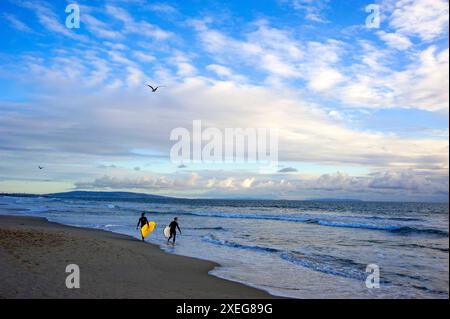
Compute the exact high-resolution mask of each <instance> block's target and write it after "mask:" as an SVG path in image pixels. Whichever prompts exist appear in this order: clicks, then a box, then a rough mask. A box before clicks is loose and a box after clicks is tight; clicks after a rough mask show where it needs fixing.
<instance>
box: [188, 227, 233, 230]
mask: <svg viewBox="0 0 450 319" xmlns="http://www.w3.org/2000/svg"><path fill="white" fill-rule="evenodd" d="M184 229H195V230H225V228H223V227H220V226H218V227H184Z"/></svg>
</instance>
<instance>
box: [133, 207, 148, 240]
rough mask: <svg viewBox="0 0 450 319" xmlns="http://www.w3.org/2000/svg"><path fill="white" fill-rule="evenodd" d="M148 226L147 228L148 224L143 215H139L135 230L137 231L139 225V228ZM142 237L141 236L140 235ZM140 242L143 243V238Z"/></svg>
mask: <svg viewBox="0 0 450 319" xmlns="http://www.w3.org/2000/svg"><path fill="white" fill-rule="evenodd" d="M146 224H147V225H148V227H150V224H149V223H148V220H147V217H145V213H142V214H141V218H139V220H138V223H137V226H136V229H138V227H139V225H141V228H142V227H144V226H145V225H146ZM141 236H142V234H141ZM142 241H144V236H142Z"/></svg>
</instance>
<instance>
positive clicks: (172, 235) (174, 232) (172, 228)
mask: <svg viewBox="0 0 450 319" xmlns="http://www.w3.org/2000/svg"><path fill="white" fill-rule="evenodd" d="M169 228H170V237H169V239H167V243H168V242H169V241H170V239H171V238H173V243H174V244H175V240H176V237H177V228H178V230H179V231H180V234H181V229H180V226H178V217H175V218H174V219H173V221H172V222H171V223H170V224H169Z"/></svg>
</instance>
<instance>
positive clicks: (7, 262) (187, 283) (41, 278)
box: [0, 216, 272, 299]
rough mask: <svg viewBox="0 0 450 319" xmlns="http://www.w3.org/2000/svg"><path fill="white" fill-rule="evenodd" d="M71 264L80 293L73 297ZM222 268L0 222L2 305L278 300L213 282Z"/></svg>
mask: <svg viewBox="0 0 450 319" xmlns="http://www.w3.org/2000/svg"><path fill="white" fill-rule="evenodd" d="M68 264H77V265H78V266H79V267H80V273H81V276H80V285H81V287H80V289H68V288H67V287H66V285H65V281H66V277H67V276H68V275H69V274H68V273H66V272H65V270H66V266H67V265H68ZM216 266H217V264H215V263H212V262H209V261H204V260H199V259H194V258H189V257H182V256H176V255H171V254H167V253H165V252H163V251H161V250H160V249H159V248H158V247H157V246H155V245H152V244H148V243H143V242H141V241H139V240H137V239H135V238H133V237H129V236H125V235H119V234H114V233H110V232H106V231H100V230H93V229H85V228H76V227H69V226H64V225H60V224H56V223H51V222H48V221H47V220H45V219H43V218H34V217H16V216H0V298H200V299H203V298H237V299H240V298H271V297H272V296H270V295H269V294H268V293H266V292H264V291H260V290H258V289H254V288H251V287H247V286H245V285H241V284H239V283H234V282H231V281H227V280H223V279H219V278H216V277H213V276H210V275H208V271H210V270H211V269H213V268H214V267H216Z"/></svg>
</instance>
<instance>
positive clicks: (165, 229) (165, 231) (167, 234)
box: [164, 226, 170, 238]
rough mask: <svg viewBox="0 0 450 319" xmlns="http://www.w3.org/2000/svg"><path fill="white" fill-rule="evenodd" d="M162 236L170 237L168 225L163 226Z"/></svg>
mask: <svg viewBox="0 0 450 319" xmlns="http://www.w3.org/2000/svg"><path fill="white" fill-rule="evenodd" d="M164 236H165V237H166V238H169V237H170V227H169V226H166V228H164Z"/></svg>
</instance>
